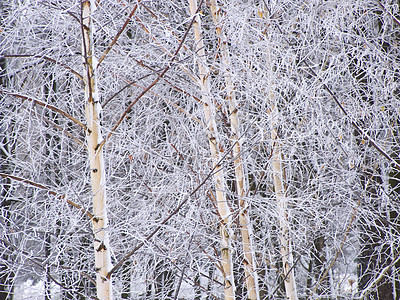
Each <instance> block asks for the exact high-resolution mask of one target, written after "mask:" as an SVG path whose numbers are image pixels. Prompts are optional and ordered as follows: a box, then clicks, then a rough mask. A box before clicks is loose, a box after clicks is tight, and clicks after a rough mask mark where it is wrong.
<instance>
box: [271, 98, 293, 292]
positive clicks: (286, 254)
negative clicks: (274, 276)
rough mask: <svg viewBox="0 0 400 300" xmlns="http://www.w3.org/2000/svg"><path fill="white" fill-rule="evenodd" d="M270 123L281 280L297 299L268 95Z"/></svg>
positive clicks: (279, 156)
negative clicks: (281, 269)
mask: <svg viewBox="0 0 400 300" xmlns="http://www.w3.org/2000/svg"><path fill="white" fill-rule="evenodd" d="M269 115H270V123H271V139H272V143H273V145H272V157H271V167H272V175H273V180H274V188H275V196H276V201H277V208H278V217H279V228H280V247H281V249H280V252H281V256H282V264H283V266H282V267H283V278H284V283H285V290H286V296H287V298H288V299H289V300H296V299H297V291H296V283H295V280H294V270H293V254H292V251H291V243H290V236H289V231H290V230H289V229H290V226H289V213H288V201H287V198H286V185H285V179H286V178H285V177H286V175H285V168H284V164H283V154H282V152H281V148H280V141H279V136H278V132H277V131H278V129H277V121H276V118H277V108H276V105H275V99H274V95H273V94H272V93H270V110H269Z"/></svg>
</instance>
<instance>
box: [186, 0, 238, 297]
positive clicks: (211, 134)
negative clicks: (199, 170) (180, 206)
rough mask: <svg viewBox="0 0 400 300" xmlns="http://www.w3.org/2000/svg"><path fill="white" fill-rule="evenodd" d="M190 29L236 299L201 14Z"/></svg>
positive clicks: (225, 260) (227, 272) (193, 5)
mask: <svg viewBox="0 0 400 300" xmlns="http://www.w3.org/2000/svg"><path fill="white" fill-rule="evenodd" d="M189 4H190V12H191V14H192V16H194V14H195V13H196V10H197V1H196V0H189ZM193 29H194V34H195V43H196V53H197V60H198V67H199V77H200V81H199V84H200V88H201V93H202V101H203V104H204V107H203V108H204V117H205V122H206V124H207V129H208V141H209V145H210V151H211V157H212V160H213V167H214V168H215V173H214V182H215V190H216V199H217V207H218V213H219V215H220V217H221V226H220V234H221V261H222V267H223V271H224V283H225V291H224V294H225V299H226V300H231V299H232V300H233V299H235V282H234V278H233V262H232V246H231V240H232V232H231V231H232V230H231V223H232V220H231V209H230V207H229V205H228V203H227V200H226V194H225V192H224V189H225V182H226V180H225V174H224V171H223V169H222V168H221V166H219V165H218V162H219V160H220V153H221V151H220V149H219V147H220V144H219V139H218V132H217V126H216V123H215V106H214V104H213V102H212V99H211V91H210V83H209V81H208V75H209V68H208V67H207V63H206V61H205V59H204V58H205V51H204V43H203V37H202V33H201V20H200V16H199V15H197V16H196V18H195V21H194V23H193Z"/></svg>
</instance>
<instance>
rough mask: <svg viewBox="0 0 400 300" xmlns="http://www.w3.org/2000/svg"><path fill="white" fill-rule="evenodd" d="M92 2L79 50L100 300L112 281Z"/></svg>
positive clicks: (85, 12) (107, 293)
mask: <svg viewBox="0 0 400 300" xmlns="http://www.w3.org/2000/svg"><path fill="white" fill-rule="evenodd" d="M92 3H94V2H91V1H85V2H83V3H82V22H83V26H82V31H83V43H82V53H83V55H84V57H83V60H84V61H83V63H84V67H85V68H84V72H85V73H84V76H83V77H84V79H85V103H86V123H87V136H86V138H87V144H88V152H89V160H90V177H91V184H92V192H93V215H94V218H93V219H92V224H93V233H94V252H95V271H96V290H97V297H98V298H99V299H100V300H106V299H107V300H108V299H112V298H113V297H112V283H111V279H108V278H107V274H108V272H109V271H110V270H111V257H110V246H109V239H108V233H107V223H108V220H107V202H106V179H105V170H104V159H103V148H102V147H100V148H98V145H99V144H100V142H101V141H102V137H101V125H100V114H101V105H100V103H99V96H98V92H97V79H96V60H95V58H94V50H93V31H94V27H93V23H92V17H91V14H92V11H93V10H94V9H95V7H92V5H91V4H92Z"/></svg>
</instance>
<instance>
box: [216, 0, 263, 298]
mask: <svg viewBox="0 0 400 300" xmlns="http://www.w3.org/2000/svg"><path fill="white" fill-rule="evenodd" d="M211 12H212V16H213V20H214V23H215V25H216V31H217V36H218V38H219V50H220V54H221V67H222V71H223V73H224V77H225V83H226V94H227V99H228V101H229V113H230V125H231V131H232V138H231V140H232V142H233V143H235V144H234V147H233V156H234V165H235V181H236V191H237V194H238V200H239V209H240V212H239V224H240V233H241V236H242V247H243V254H244V260H243V265H244V271H245V276H246V286H247V294H248V295H247V297H248V299H251V300H255V299H258V297H259V296H258V295H259V291H258V282H257V273H256V272H255V265H254V262H255V258H254V252H253V247H252V240H251V233H252V230H251V223H250V218H249V212H248V208H249V204H248V202H247V201H246V200H245V198H244V197H245V196H246V192H247V188H246V182H245V176H244V166H243V160H242V157H241V155H242V150H241V148H242V144H241V140H240V130H239V117H238V107H237V105H236V95H235V89H234V85H233V80H232V75H231V72H230V66H231V62H230V54H229V50H228V47H227V43H228V41H227V38H226V36H225V34H224V33H223V31H222V28H221V24H220V22H221V17H220V14H221V9H220V8H219V7H218V6H217V3H216V0H211Z"/></svg>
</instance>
